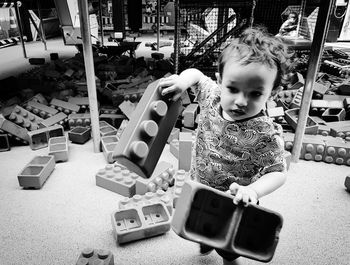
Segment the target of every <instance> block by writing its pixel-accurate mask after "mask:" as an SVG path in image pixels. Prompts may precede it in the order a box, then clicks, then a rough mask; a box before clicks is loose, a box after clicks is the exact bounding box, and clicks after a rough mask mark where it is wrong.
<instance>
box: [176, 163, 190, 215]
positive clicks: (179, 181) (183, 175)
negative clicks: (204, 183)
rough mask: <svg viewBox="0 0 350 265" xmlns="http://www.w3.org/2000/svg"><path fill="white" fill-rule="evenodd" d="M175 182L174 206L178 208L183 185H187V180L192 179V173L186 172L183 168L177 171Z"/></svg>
mask: <svg viewBox="0 0 350 265" xmlns="http://www.w3.org/2000/svg"><path fill="white" fill-rule="evenodd" d="M174 179H175V184H174V189H173V207H174V208H176V203H177V200H178V199H179V197H180V195H181V192H182V187H183V186H184V185H185V182H186V181H187V180H189V179H190V173H189V172H186V171H185V170H183V169H180V170H178V171H177V172H176V174H175V176H174Z"/></svg>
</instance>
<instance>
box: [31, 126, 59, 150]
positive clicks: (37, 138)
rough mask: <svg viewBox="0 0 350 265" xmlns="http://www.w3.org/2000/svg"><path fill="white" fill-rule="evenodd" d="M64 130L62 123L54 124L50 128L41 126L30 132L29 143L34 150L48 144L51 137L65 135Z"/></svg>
mask: <svg viewBox="0 0 350 265" xmlns="http://www.w3.org/2000/svg"><path fill="white" fill-rule="evenodd" d="M63 135H64V130H63V127H62V126H61V125H54V126H51V127H48V128H41V129H38V130H35V131H31V132H28V137H29V145H30V148H31V149H32V150H37V149H40V148H44V147H46V146H48V144H49V139H50V138H51V137H58V136H63Z"/></svg>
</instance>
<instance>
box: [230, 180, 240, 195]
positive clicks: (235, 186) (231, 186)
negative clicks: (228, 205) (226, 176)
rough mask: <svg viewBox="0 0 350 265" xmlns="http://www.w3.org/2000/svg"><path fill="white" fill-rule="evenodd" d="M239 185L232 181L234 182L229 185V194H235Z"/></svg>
mask: <svg viewBox="0 0 350 265" xmlns="http://www.w3.org/2000/svg"><path fill="white" fill-rule="evenodd" d="M239 187H240V186H239V185H238V184H237V183H236V182H234V183H232V184H231V185H230V192H231V194H232V195H236V194H237V191H238V189H239Z"/></svg>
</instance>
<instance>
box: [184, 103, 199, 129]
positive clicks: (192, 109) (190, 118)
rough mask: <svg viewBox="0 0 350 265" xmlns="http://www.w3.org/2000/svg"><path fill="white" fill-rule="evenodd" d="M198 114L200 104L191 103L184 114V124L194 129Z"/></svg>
mask: <svg viewBox="0 0 350 265" xmlns="http://www.w3.org/2000/svg"><path fill="white" fill-rule="evenodd" d="M197 112H198V104H197V103H191V104H189V105H188V106H186V108H185V109H184V111H183V112H182V117H183V119H182V124H183V126H185V127H187V128H194V126H195V120H196V117H197Z"/></svg>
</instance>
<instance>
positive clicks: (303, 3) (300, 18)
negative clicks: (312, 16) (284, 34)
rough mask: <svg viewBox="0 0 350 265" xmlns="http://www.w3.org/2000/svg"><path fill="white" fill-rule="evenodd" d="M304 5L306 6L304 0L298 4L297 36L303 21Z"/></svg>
mask: <svg viewBox="0 0 350 265" xmlns="http://www.w3.org/2000/svg"><path fill="white" fill-rule="evenodd" d="M305 6H306V0H302V2H301V6H300V13H299V16H298V26H297V36H299V31H300V27H301V25H302V23H303V14H304V12H305Z"/></svg>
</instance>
